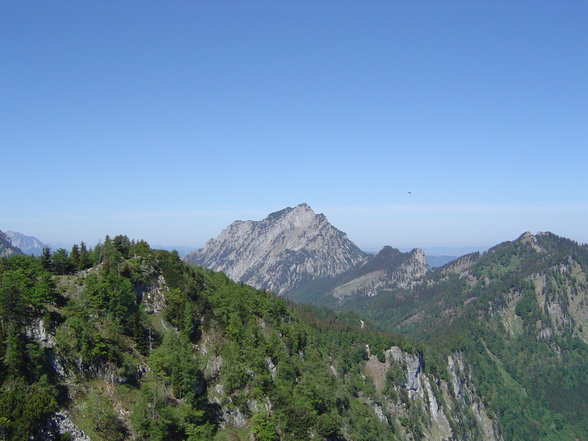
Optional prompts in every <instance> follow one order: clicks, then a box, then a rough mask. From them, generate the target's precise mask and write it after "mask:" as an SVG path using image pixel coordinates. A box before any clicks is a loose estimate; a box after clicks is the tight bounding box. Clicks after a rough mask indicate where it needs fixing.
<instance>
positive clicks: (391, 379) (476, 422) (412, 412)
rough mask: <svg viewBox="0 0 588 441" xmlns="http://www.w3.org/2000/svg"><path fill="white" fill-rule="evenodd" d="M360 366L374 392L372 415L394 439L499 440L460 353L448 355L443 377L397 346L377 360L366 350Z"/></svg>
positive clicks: (496, 425)
mask: <svg viewBox="0 0 588 441" xmlns="http://www.w3.org/2000/svg"><path fill="white" fill-rule="evenodd" d="M362 372H363V374H364V375H365V376H366V377H370V378H371V380H372V382H373V385H374V388H375V390H376V391H377V393H379V394H380V395H379V397H380V404H379V405H374V413H375V414H376V417H377V418H378V419H379V420H380V421H382V422H385V421H390V422H393V423H394V425H395V427H396V428H397V430H398V434H399V435H400V436H399V439H406V440H413V439H423V440H430V441H447V440H458V439H476V440H480V441H502V440H503V436H502V434H501V431H500V424H499V421H498V418H497V416H496V415H495V414H494V413H493V412H492V410H490V409H487V408H486V407H485V405H484V403H483V400H482V399H481V397H480V395H479V393H478V391H477V390H476V387H475V385H474V384H473V381H472V378H471V375H470V370H469V366H468V364H467V361H466V360H465V358H464V356H463V354H462V353H453V354H451V355H449V356H448V358H447V373H448V377H449V378H448V379H442V378H439V377H436V376H435V375H433V374H432V373H425V369H424V362H423V358H422V357H421V354H418V353H410V352H406V351H404V350H402V349H401V348H399V347H397V346H393V347H391V348H390V349H388V350H387V351H384V360H383V361H381V360H379V359H378V357H377V356H376V355H373V354H371V355H369V356H368V359H367V361H366V362H365V365H364V366H363V369H362ZM468 416H469V421H468V422H467V424H464V422H465V420H466V418H468ZM417 432H418V433H419V434H420V435H419V436H418V437H416V436H415V435H416V433H417Z"/></svg>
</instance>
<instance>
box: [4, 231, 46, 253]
mask: <svg viewBox="0 0 588 441" xmlns="http://www.w3.org/2000/svg"><path fill="white" fill-rule="evenodd" d="M5 234H6V235H7V236H8V237H9V238H10V240H11V242H12V245H13V246H15V247H17V248H18V249H20V250H21V251H22V252H23V253H25V254H32V255H34V256H40V255H41V254H42V253H43V248H44V247H46V246H47V245H45V244H44V243H43V242H41V241H40V240H39V239H37V238H36V237H33V236H27V235H25V234H22V233H18V232H16V231H6V233H5Z"/></svg>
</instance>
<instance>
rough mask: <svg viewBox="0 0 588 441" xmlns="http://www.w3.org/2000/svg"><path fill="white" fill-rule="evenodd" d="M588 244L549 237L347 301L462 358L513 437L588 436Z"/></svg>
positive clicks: (507, 434)
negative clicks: (413, 284) (414, 282)
mask: <svg viewBox="0 0 588 441" xmlns="http://www.w3.org/2000/svg"><path fill="white" fill-rule="evenodd" d="M587 274H588V247H587V246H586V245H579V244H577V243H576V242H574V241H571V240H569V239H565V238H562V237H559V236H556V235H554V234H551V233H542V234H538V235H536V236H532V235H530V234H529V233H526V234H524V235H523V236H521V237H520V238H519V239H517V240H515V241H512V242H506V243H503V244H500V245H498V246H496V247H494V248H492V249H490V250H489V251H488V252H486V253H483V254H480V253H475V254H472V255H468V256H464V257H462V258H460V259H458V260H457V261H454V262H452V263H450V264H448V265H446V266H444V267H443V268H439V269H437V270H435V271H432V272H431V273H430V274H429V276H428V277H427V278H425V279H424V280H423V281H422V283H421V284H419V285H418V286H416V287H413V288H412V289H411V290H400V289H399V290H396V291H393V292H388V293H385V294H384V295H380V296H378V297H375V298H372V299H367V300H360V301H358V302H356V303H354V304H350V305H348V307H349V308H352V309H355V310H357V311H360V312H361V314H364V315H367V316H368V317H370V318H371V319H372V320H374V321H375V322H377V323H379V324H380V325H381V326H383V327H385V328H386V329H389V330H394V331H396V332H400V333H402V334H403V335H405V336H406V337H407V338H411V339H413V340H416V341H420V342H421V343H422V344H425V345H428V346H433V347H435V348H436V351H441V352H442V353H447V352H451V351H455V350H459V351H461V352H463V353H464V354H465V355H466V356H467V358H468V360H469V361H470V363H471V365H472V375H473V378H474V382H475V384H476V385H477V386H478V387H479V391H480V393H481V395H482V396H483V398H484V401H485V403H487V404H488V405H489V406H491V407H493V408H494V409H496V410H497V412H498V413H499V416H500V422H501V426H502V428H503V431H504V436H505V438H506V439H512V440H572V441H573V440H576V439H588V418H586V415H588V401H587V400H586V397H587V396H588V344H587V342H588V338H587V337H588V334H587V333H586V330H585V328H586V324H587V323H588V285H587V283H586V275H587Z"/></svg>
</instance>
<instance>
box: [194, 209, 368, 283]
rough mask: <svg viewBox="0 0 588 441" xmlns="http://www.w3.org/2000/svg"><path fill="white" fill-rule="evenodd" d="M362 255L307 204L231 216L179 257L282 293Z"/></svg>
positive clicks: (328, 274) (336, 270) (347, 266)
mask: <svg viewBox="0 0 588 441" xmlns="http://www.w3.org/2000/svg"><path fill="white" fill-rule="evenodd" d="M366 259H367V255H366V254H365V253H364V252H363V251H361V250H360V249H359V248H358V247H357V246H356V245H355V244H354V243H353V242H351V241H350V240H349V239H348V238H347V235H346V234H345V233H343V232H341V231H339V230H338V229H336V228H335V227H333V226H332V225H331V224H330V223H329V222H328V221H327V218H326V217H325V216H324V215H323V214H316V213H315V212H314V211H312V209H311V208H310V207H309V206H308V205H307V204H300V205H298V206H296V207H294V208H291V207H288V208H285V209H283V210H281V211H277V212H275V213H272V214H270V215H269V216H267V217H266V218H265V219H263V220H261V221H236V222H233V223H232V224H231V225H229V226H228V227H227V228H225V229H224V230H223V231H222V232H221V233H220V235H219V236H218V237H217V238H216V239H211V240H209V241H208V242H207V243H206V245H205V246H204V248H203V249H200V250H197V251H194V252H192V253H189V254H188V255H187V256H186V257H185V258H184V260H185V261H187V262H191V263H194V264H197V265H201V266H203V267H205V268H209V269H212V270H215V271H222V272H224V273H225V274H227V276H229V277H230V278H231V279H233V280H235V281H238V282H242V283H246V284H248V285H251V286H253V287H255V288H260V289H266V290H269V291H273V292H275V293H277V294H284V293H287V292H288V291H291V290H292V289H294V288H296V287H298V286H300V285H302V284H304V283H306V282H308V281H309V280H312V279H316V278H329V277H334V276H336V275H338V274H341V273H343V272H345V271H347V270H348V269H350V268H351V267H353V266H354V265H357V264H359V263H362V262H363V261H365V260H366Z"/></svg>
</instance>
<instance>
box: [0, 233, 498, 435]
mask: <svg viewBox="0 0 588 441" xmlns="http://www.w3.org/2000/svg"><path fill="white" fill-rule="evenodd" d="M0 360H1V361H0V388H1V393H0V435H1V436H2V438H3V439H7V440H26V439H39V440H40V439H43V440H46V439H53V440H57V439H62V440H64V439H75V440H88V439H90V440H94V441H95V440H125V439H129V440H139V439H141V440H190V441H195V440H212V439H215V440H218V441H223V440H243V441H245V440H251V439H255V440H259V441H277V440H292V441H294V440H296V441H300V440H339V441H344V440H348V441H363V440H365V441H369V440H375V439H377V440H420V439H423V440H424V439H430V440H439V441H441V440H442V439H466V438H467V439H480V440H489V441H490V440H501V439H503V438H502V435H501V428H500V423H499V421H498V419H497V416H496V415H495V414H494V412H493V410H492V409H491V408H490V407H488V406H486V405H485V403H484V402H483V401H482V400H481V398H480V395H479V391H478V387H477V386H476V385H475V384H474V383H473V382H472V380H471V375H470V367H469V365H468V362H467V361H466V360H465V359H464V358H463V354H461V353H460V352H459V351H456V352H453V353H451V354H449V355H448V356H447V357H445V358H439V357H436V356H435V355H434V354H433V353H431V352H430V351H429V350H427V349H426V348H425V347H418V346H415V345H414V344H411V343H410V342H408V341H407V340H405V339H404V338H401V337H397V336H394V335H391V334H385V333H381V332H379V331H376V330H374V329H373V328H370V325H369V324H367V323H365V322H363V321H360V319H359V318H358V317H357V316H355V315H353V314H342V315H335V314H333V313H332V312H330V311H328V310H324V309H314V308H309V307H303V306H296V305H291V304H288V303H286V302H284V300H282V299H279V298H276V297H275V296H274V295H272V294H269V293H267V292H265V291H257V290H255V289H253V288H250V287H247V286H242V285H239V284H236V283H234V282H232V281H230V280H229V279H228V278H227V277H226V276H224V275H223V274H220V273H213V272H210V271H205V270H202V269H200V268H195V267H190V266H188V265H186V264H184V263H183V262H182V261H181V260H180V259H179V257H178V255H177V254H175V253H169V252H165V251H157V250H152V249H150V247H149V246H148V244H146V243H145V242H142V241H139V242H134V241H130V240H129V239H128V238H126V237H125V236H117V237H115V238H113V239H110V238H108V237H107V238H106V239H105V241H104V242H103V243H102V244H99V245H97V246H96V247H95V248H94V249H91V250H88V249H87V248H86V247H85V245H83V244H80V245H79V246H74V247H73V248H72V250H71V251H70V252H67V251H65V250H57V251H56V252H55V253H50V252H49V250H46V251H45V252H44V254H43V255H42V256H41V257H39V258H33V257H29V256H16V257H12V258H9V259H2V260H0Z"/></svg>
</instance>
